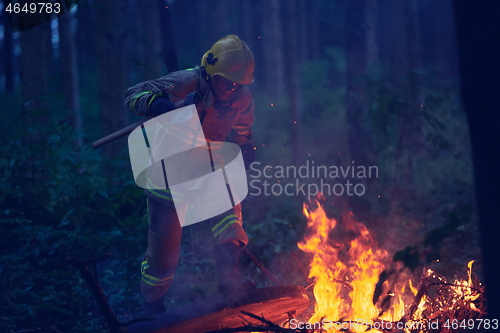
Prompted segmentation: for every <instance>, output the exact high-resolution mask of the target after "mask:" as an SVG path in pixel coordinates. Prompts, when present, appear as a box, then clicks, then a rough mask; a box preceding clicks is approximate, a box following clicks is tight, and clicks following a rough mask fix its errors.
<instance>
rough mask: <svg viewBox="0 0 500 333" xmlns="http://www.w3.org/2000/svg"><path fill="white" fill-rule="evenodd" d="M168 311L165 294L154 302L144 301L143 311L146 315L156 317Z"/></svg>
mask: <svg viewBox="0 0 500 333" xmlns="http://www.w3.org/2000/svg"><path fill="white" fill-rule="evenodd" d="M165 311H167V309H166V308H165V296H162V297H160V298H159V299H157V300H156V301H154V302H153V303H149V302H146V301H144V303H143V305H142V312H143V316H144V317H154V316H156V315H158V314H160V313H163V312H165Z"/></svg>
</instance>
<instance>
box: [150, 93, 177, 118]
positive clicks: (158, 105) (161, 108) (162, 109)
mask: <svg viewBox="0 0 500 333" xmlns="http://www.w3.org/2000/svg"><path fill="white" fill-rule="evenodd" d="M172 110H175V104H174V103H173V102H171V101H170V100H169V99H168V98H166V97H160V98H158V99H156V100H154V101H153V103H151V105H150V106H149V113H150V114H151V115H152V116H154V117H157V116H159V115H161V114H164V113H167V112H169V111H172Z"/></svg>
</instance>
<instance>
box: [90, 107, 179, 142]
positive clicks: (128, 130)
mask: <svg viewBox="0 0 500 333" xmlns="http://www.w3.org/2000/svg"><path fill="white" fill-rule="evenodd" d="M183 106H185V105H184V100H180V101H178V102H176V103H175V108H176V109H178V108H181V107H183ZM152 118H154V117H146V118H144V119H141V120H139V121H138V122H136V123H133V124H132V125H128V126H127V127H124V128H122V129H121V130H118V131H116V132H114V133H111V134H110V135H107V136H105V137H104V138H102V139H99V140H97V141H94V142H93V143H92V147H93V148H94V149H96V148H99V147H102V146H104V145H105V144H108V143H110V142H112V141H115V140H116V139H119V138H121V137H122V136H125V135H128V134H130V133H132V131H133V130H134V129H136V128H137V127H138V126H141V125H142V124H144V123H145V122H146V121H148V120H150V119H152Z"/></svg>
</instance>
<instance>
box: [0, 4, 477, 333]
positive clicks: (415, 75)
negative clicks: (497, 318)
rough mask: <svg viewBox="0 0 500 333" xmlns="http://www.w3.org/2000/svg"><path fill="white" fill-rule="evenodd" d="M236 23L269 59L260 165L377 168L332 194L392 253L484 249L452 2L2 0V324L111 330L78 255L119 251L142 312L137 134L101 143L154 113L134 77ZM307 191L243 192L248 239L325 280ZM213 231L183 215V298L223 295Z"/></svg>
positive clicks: (259, 251) (180, 57)
mask: <svg viewBox="0 0 500 333" xmlns="http://www.w3.org/2000/svg"><path fill="white" fill-rule="evenodd" d="M5 3H6V1H4V4H5ZM228 34H236V35H238V36H240V37H241V38H242V39H243V40H244V41H245V42H246V43H247V44H248V45H249V47H250V48H251V49H252V51H253V53H254V55H255V59H256V74H255V82H254V83H253V84H252V85H251V89H252V92H253V95H254V100H255V103H256V110H255V112H256V120H255V124H254V143H255V145H256V147H257V150H256V151H257V159H256V160H257V161H258V162H261V164H262V165H266V164H269V165H274V166H275V165H291V164H293V165H303V164H304V163H305V162H306V161H310V162H311V161H314V162H315V163H316V164H317V165H319V164H322V165H338V166H340V165H350V164H351V161H353V160H354V161H355V163H356V165H365V166H371V165H376V166H378V167H379V177H378V178H376V179H366V182H365V185H366V189H367V190H366V193H365V194H364V195H363V196H361V197H356V196H352V197H349V196H346V195H344V196H341V197H334V196H326V197H325V199H323V200H322V203H323V204H324V205H325V209H326V210H327V211H328V214H329V215H330V216H332V217H335V218H338V219H341V215H342V213H344V212H346V211H348V210H350V211H353V212H354V213H355V216H356V217H357V219H358V220H359V221H360V222H362V223H364V224H366V225H367V227H368V228H369V230H370V231H371V232H372V233H373V234H374V235H375V237H376V238H377V240H378V241H379V243H380V244H381V246H383V247H384V248H386V249H387V250H388V251H389V252H390V253H391V254H394V253H396V252H397V251H401V250H405V249H406V252H405V251H403V252H400V253H406V254H408V256H407V258H408V260H407V261H408V265H409V266H412V268H414V270H415V272H419V271H420V270H421V269H422V267H423V266H424V265H429V264H430V265H432V266H433V267H434V268H436V270H440V272H441V273H442V274H445V275H448V276H453V275H454V274H455V273H457V272H463V271H464V267H465V264H466V263H467V261H468V260H471V259H478V258H479V248H478V243H477V242H478V240H477V235H476V233H477V223H476V222H477V217H476V213H475V206H474V200H473V196H474V190H473V181H472V178H473V177H472V164H471V154H470V143H469V135H468V128H467V123H466V119H465V114H464V112H463V111H462V108H461V103H460V100H459V90H458V89H459V75H458V56H457V51H456V36H455V29H454V20H453V10H452V3H451V0H442V1H431V0H421V1H417V0H407V1H399V0H336V1H327V0H309V1H306V0H290V1H283V0H282V1H280V0H241V1H231V0H218V1H202V0H198V1H195V0H184V1H179V0H177V1H165V0H143V1H138V0H106V1H96V0H86V1H83V0H82V1H80V2H79V3H78V6H77V7H76V8H74V9H73V10H72V11H71V13H69V14H66V15H63V16H61V17H60V18H58V19H57V20H53V21H51V22H49V23H47V24H44V25H41V26H38V27H35V28H32V29H29V30H25V31H22V32H20V33H19V32H18V33H12V31H11V28H10V24H9V23H8V17H7V15H6V14H5V11H4V9H3V8H2V26H1V28H0V39H1V40H0V64H1V66H0V111H1V115H2V119H1V121H0V128H1V129H0V140H1V144H0V171H1V173H0V175H1V179H0V205H1V206H0V207H1V209H0V223H1V234H0V249H1V257H0V275H1V280H0V288H1V290H2V293H1V295H0V327H1V328H2V329H4V330H5V331H7V332H16V331H19V330H23V329H31V328H37V327H40V328H42V329H43V330H46V331H48V332H49V331H53V332H58V331H61V332H70V331H77V332H85V331H95V330H96V329H100V328H103V327H105V323H104V320H103V319H102V317H101V315H100V313H99V310H98V308H97V306H96V305H95V302H94V301H93V298H92V296H91V294H90V292H89V291H88V288H87V285H86V283H85V281H84V280H83V279H82V277H81V276H80V275H79V273H78V272H77V271H76V270H75V269H74V268H72V267H71V266H69V265H68V264H67V263H66V262H65V259H66V258H67V256H68V255H73V256H77V257H79V258H81V259H85V258H90V257H97V256H101V255H103V254H105V253H111V257H110V258H109V259H107V260H105V261H102V262H98V263H96V264H95V265H94V267H92V269H93V270H94V271H95V272H96V273H97V276H98V277H99V281H100V283H101V285H102V286H103V288H104V290H105V292H106V294H107V295H108V298H109V301H110V304H111V306H112V308H113V310H114V311H115V312H116V313H117V314H118V316H119V318H120V319H121V320H124V321H126V320H128V319H130V318H133V317H136V316H137V315H138V313H139V309H140V302H141V301H140V296H139V288H138V285H139V279H140V271H139V263H140V259H141V258H142V255H143V253H144V251H145V248H146V244H147V241H146V235H147V220H146V217H145V213H146V201H145V197H144V195H143V191H142V190H141V189H140V188H138V187H137V186H136V185H135V184H134V181H133V176H132V172H131V168H130V163H129V159H128V151H127V146H126V142H127V141H126V139H125V138H123V139H121V140H118V141H117V142H115V143H113V144H110V145H108V146H105V147H103V148H100V149H99V150H93V149H92V147H91V143H92V142H93V141H95V140H97V139H98V138H101V137H102V136H104V135H107V134H109V133H111V132H114V131H116V130H118V129H120V128H122V127H124V126H126V125H128V124H130V123H132V122H133V121H136V120H138V118H137V117H135V116H132V115H130V114H127V112H126V111H125V109H124V107H123V103H122V96H123V93H124V91H125V90H126V89H127V88H128V87H129V86H131V85H134V84H136V83H138V82H140V81H144V80H149V79H154V78H157V77H160V76H162V75H165V74H167V73H168V72H171V71H175V70H179V69H184V68H189V67H193V66H195V65H198V64H199V63H200V60H201V56H202V55H203V53H204V52H205V51H206V50H208V49H209V48H210V46H211V45H212V44H213V43H214V42H215V41H216V40H218V39H220V38H222V37H224V36H226V35H228ZM333 182H334V180H332V183H333ZM306 201H307V198H304V197H298V196H295V197H287V196H270V197H266V196H263V195H262V196H249V197H247V198H246V199H245V201H244V204H243V205H244V206H243V207H244V226H245V229H246V230H247V232H248V234H249V236H250V239H251V241H250V244H249V249H250V250H251V251H252V252H253V253H254V254H255V255H256V256H257V257H259V259H260V260H262V261H263V262H264V264H265V265H266V267H268V268H269V269H270V270H271V271H272V272H273V273H274V274H276V275H277V276H278V277H279V278H280V279H281V280H282V281H284V282H287V283H294V284H301V285H308V284H309V283H308V281H307V270H308V267H307V258H306V257H305V255H303V254H302V253H300V252H299V251H298V249H297V246H296V243H297V242H298V241H300V240H301V239H302V237H303V235H304V233H305V232H307V230H305V218H304V217H303V216H302V212H301V211H302V203H303V202H306ZM207 235H209V228H208V226H207V225H206V224H204V223H200V224H196V225H194V226H189V227H186V228H184V235H183V237H184V238H183V247H182V256H181V261H180V264H179V268H178V271H177V279H176V281H175V285H174V286H173V287H172V289H171V291H170V292H169V297H168V299H169V306H170V307H176V306H180V305H184V304H187V303H190V302H193V301H194V300H197V299H203V298H207V297H212V296H214V295H216V283H217V274H216V271H215V265H214V261H213V258H212V256H211V250H210V247H211V240H210V237H207ZM413 252H415V253H417V255H411V254H410V253H413ZM437 259H439V263H437V262H436V260H437ZM480 265H481V263H479V265H478V267H480ZM414 266H417V268H415V267H414ZM249 273H250V274H251V276H252V277H253V278H254V279H255V280H257V282H258V283H259V285H260V286H264V285H265V280H264V278H262V277H261V276H260V275H259V274H258V270H257V269H256V268H253V267H250V269H249Z"/></svg>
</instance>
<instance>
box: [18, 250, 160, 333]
mask: <svg viewBox="0 0 500 333" xmlns="http://www.w3.org/2000/svg"><path fill="white" fill-rule="evenodd" d="M110 255H111V254H106V255H104V256H102V257H98V258H91V259H88V260H85V261H81V260H79V259H77V258H75V257H72V256H69V257H68V258H67V259H66V262H67V263H68V264H70V265H72V266H74V267H75V268H76V269H78V271H80V273H81V274H82V275H83V278H84V279H85V281H86V282H87V285H88V286H89V288H90V291H91V292H92V295H93V296H94V298H95V300H96V302H97V305H98V306H99V309H100V310H101V313H102V315H103V317H104V319H105V320H106V322H107V323H108V326H109V332H110V333H127V329H126V328H125V326H127V325H131V324H134V323H137V322H140V321H148V320H154V318H137V319H133V320H130V321H128V322H126V323H122V322H120V321H119V320H118V318H117V317H116V315H115V314H114V312H113V310H112V309H111V307H110V306H109V303H108V299H107V298H106V295H104V291H103V290H102V288H101V286H100V285H99V282H98V281H97V279H96V277H95V276H94V274H93V273H92V271H91V270H90V269H89V267H88V266H87V264H88V263H94V262H96V261H100V260H104V259H107V258H108V257H109V256H110ZM18 333H19V332H18Z"/></svg>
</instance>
